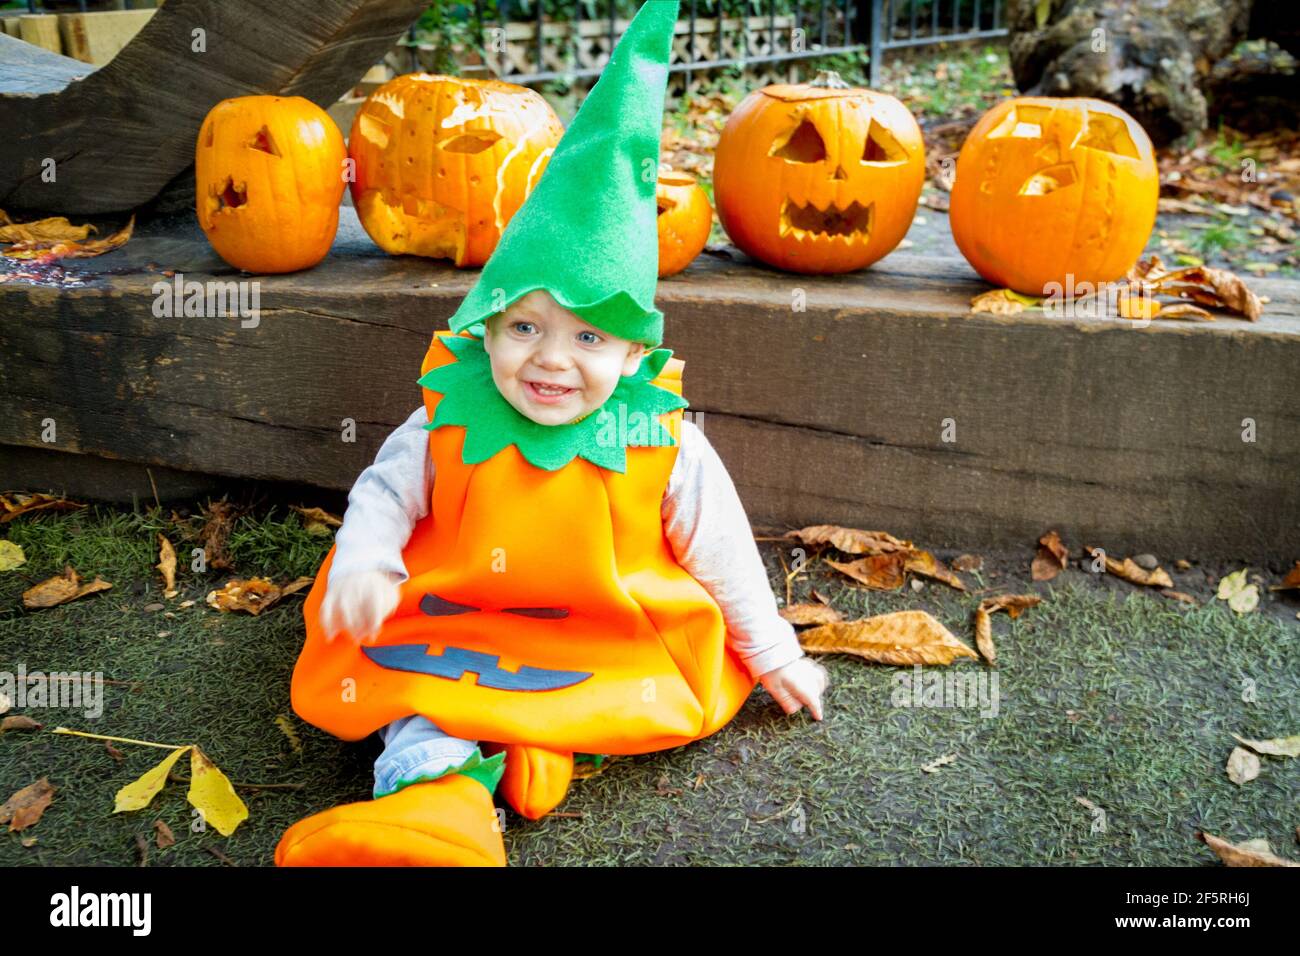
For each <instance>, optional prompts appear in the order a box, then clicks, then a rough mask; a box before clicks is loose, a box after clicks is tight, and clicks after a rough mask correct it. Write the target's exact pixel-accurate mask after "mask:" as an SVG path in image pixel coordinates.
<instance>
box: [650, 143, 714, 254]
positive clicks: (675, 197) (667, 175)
mask: <svg viewBox="0 0 1300 956" xmlns="http://www.w3.org/2000/svg"><path fill="white" fill-rule="evenodd" d="M655 202H656V203H657V204H658V207H659V277H660V278H663V277H664V276H671V275H676V274H677V273H679V272H681V271H682V270H683V269H685V268H686V267H687V266H689V265H690V264H691V263H692V262H694V261H695V257H696V256H698V255H699V254H700V252H701V251H702V250H703V249H704V246H705V244H706V243H707V242H708V241H709V230H710V229H712V228H713V207H712V206H711V205H709V196H708V194H707V193H706V192H705V191H704V187H702V186H701V185H700V184H699V183H697V182H696V181H695V177H694V176H692V175H690V174H689V173H681V172H678V171H677V170H675V169H669V168H667V167H661V168H660V170H659V181H658V183H657V185H656V186H655Z"/></svg>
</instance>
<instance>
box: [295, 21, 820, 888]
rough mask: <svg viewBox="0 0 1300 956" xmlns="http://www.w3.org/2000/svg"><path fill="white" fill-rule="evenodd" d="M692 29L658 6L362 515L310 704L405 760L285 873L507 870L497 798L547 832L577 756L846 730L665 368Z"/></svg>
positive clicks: (528, 217) (458, 327)
mask: <svg viewBox="0 0 1300 956" xmlns="http://www.w3.org/2000/svg"><path fill="white" fill-rule="evenodd" d="M678 10H679V4H678V3H677V2H667V0H661V2H655V3H646V4H644V5H643V6H642V7H641V8H640V10H639V11H638V13H637V15H636V17H635V18H634V19H633V21H632V23H631V24H630V25H629V27H628V29H627V32H626V33H625V35H624V37H623V39H622V40H621V41H620V42H619V44H618V47H617V48H616V50H615V52H614V56H613V57H612V58H611V60H610V63H609V64H608V65H607V66H606V68H605V71H604V72H603V73H602V75H601V78H600V81H599V82H598V83H597V84H596V86H595V88H593V90H592V91H591V93H590V94H589V95H588V97H587V99H586V100H585V101H584V103H583V106H582V108H581V109H580V110H579V112H578V115H577V116H576V117H575V118H574V120H573V123H572V124H571V125H570V127H569V129H568V130H567V131H566V133H565V135H564V137H563V138H562V140H561V142H560V144H559V146H557V147H556V151H555V153H554V155H553V156H552V157H551V159H550V162H549V164H548V166H547V168H546V171H545V174H544V175H543V176H542V178H541V180H540V181H539V182H538V184H537V186H536V188H535V189H534V191H533V193H532V194H531V195H530V196H529V198H528V200H527V202H526V203H525V204H524V205H523V207H521V208H520V210H519V211H518V212H517V213H516V214H515V216H514V217H513V218H512V219H511V220H510V223H509V226H508V228H507V229H506V230H505V232H504V233H503V235H502V237H501V241H500V243H499V245H498V247H497V249H496V251H495V252H494V253H493V255H492V257H491V258H490V259H489V260H488V262H487V264H486V265H485V266H484V268H483V271H482V273H481V275H480V277H479V280H478V282H477V284H476V285H475V286H474V287H473V288H472V289H471V290H470V292H469V294H468V295H466V297H465V298H464V300H463V301H462V302H461V305H460V307H459V308H458V310H457V312H456V314H455V315H453V316H452V317H451V320H450V325H451V332H450V333H445V332H439V333H437V335H435V337H434V341H433V343H432V344H431V345H430V347H429V350H428V352H427V354H426V356H425V360H424V365H423V372H424V374H423V376H422V377H421V379H420V384H421V385H422V386H424V393H423V394H424V407H423V408H420V409H419V410H417V411H416V412H414V413H413V414H412V415H411V416H410V418H409V419H408V420H407V421H406V423H405V424H404V425H402V426H401V427H399V428H398V429H397V430H396V431H395V432H394V433H393V434H392V435H390V436H389V438H388V439H387V440H386V441H385V442H384V444H383V446H382V448H381V449H380V451H379V454H378V456H377V457H376V459H375V462H374V464H372V465H371V466H370V467H369V468H367V469H366V470H365V471H364V472H363V473H362V475H361V477H360V478H359V479H358V480H357V482H356V484H355V486H354V487H353V489H352V492H351V494H350V495H349V499H348V500H349V503H348V508H347V512H346V514H345V516H344V520H343V525H342V527H341V528H340V529H339V531H338V534H337V536H336V540H335V547H334V549H333V550H332V552H331V553H330V556H329V557H328V558H327V560H326V563H325V565H324V566H323V567H322V568H321V571H320V573H319V574H318V575H317V579H316V584H315V586H314V587H313V588H312V591H311V593H310V594H309V595H308V598H307V601H306V603H305V605H304V617H305V620H306V625H307V627H306V632H307V634H306V642H305V644H304V646H303V650H302V653H301V654H300V656H299V658H298V662H297V665H296V666H295V668H294V674H293V681H292V684H291V694H292V698H293V707H294V710H295V712H296V713H297V714H298V715H299V716H300V717H302V718H303V719H304V720H306V721H307V722H308V723H311V724H313V725H315V726H317V727H320V728H322V729H323V730H325V731H327V732H329V733H331V734H333V735H334V736H336V737H340V738H342V739H346V740H359V739H361V738H363V737H366V736H368V735H369V734H370V733H372V732H375V731H378V732H379V733H380V735H381V737H382V739H383V741H384V750H383V752H382V753H381V754H380V756H379V758H378V760H377V761H376V763H375V784H374V789H373V799H372V800H369V801H361V802H358V803H350V804H344V805H341V806H337V807H333V808H330V809H328V810H325V811H322V812H320V813H317V814H315V815H313V816H311V817H308V818H307V819H304V820H300V821H299V822H298V823H296V824H294V825H293V826H292V827H291V828H290V829H289V830H288V831H287V832H286V833H285V835H284V837H283V838H282V839H281V841H280V844H279V846H278V847H277V848H276V863H277V864H278V865H289V866H303V865H339V864H347V865H359V864H376V865H394V864H399V865H400V864H407V865H504V863H505V850H504V844H503V841H502V838H501V828H500V826H499V823H498V817H497V816H496V813H497V811H496V809H495V806H494V801H493V797H494V795H495V794H496V792H497V787H498V785H500V788H501V791H502V795H503V796H504V798H505V800H506V802H507V803H509V804H510V805H511V806H512V807H513V808H514V809H515V810H516V811H518V812H519V813H521V814H522V815H524V816H525V817H529V818H532V819H537V818H538V817H540V816H543V815H544V814H545V813H547V812H549V811H550V810H551V809H553V808H554V807H555V806H556V805H558V804H559V802H560V801H561V800H562V799H563V797H564V794H565V792H566V789H567V787H568V784H569V781H570V779H571V777H572V773H573V764H574V760H575V759H576V758H580V757H581V756H583V755H585V754H591V755H600V754H639V753H648V752H652V751H656V750H663V749H667V748H670V747H676V746H682V745H684V744H686V743H689V742H691V741H693V740H698V739H701V738H702V737H705V736H708V735H710V734H712V733H715V732H716V731H717V730H719V729H720V728H721V727H723V726H724V725H725V724H726V723H727V722H728V721H730V720H731V719H732V717H734V716H735V714H736V712H737V711H738V710H739V709H740V707H741V706H742V705H743V704H744V702H745V700H746V699H747V698H748V697H749V695H750V694H751V692H752V691H753V689H754V686H755V684H756V683H762V684H763V686H764V687H765V688H766V689H767V690H768V692H769V693H770V694H771V695H772V696H773V697H774V698H775V699H776V701H777V702H778V703H779V704H780V705H781V707H782V708H783V709H784V710H785V712H786V713H789V714H793V713H795V712H797V711H798V710H800V709H801V708H802V707H805V706H806V707H808V709H809V710H810V711H811V713H812V716H813V717H814V719H816V720H821V719H822V703H821V697H822V693H823V691H824V690H825V688H826V672H825V669H824V668H823V667H821V665H819V664H816V663H814V662H813V661H812V660H811V659H809V658H807V657H805V656H804V654H803V651H802V649H801V648H800V647H799V643H798V640H797V639H796V637H795V634H794V629H793V628H792V627H791V625H790V624H789V623H788V622H786V621H785V620H784V619H783V618H782V617H781V616H780V615H779V613H778V612H777V607H776V600H775V598H774V597H773V595H772V591H771V588H770V586H769V584H768V580H767V574H766V571H765V570H764V568H763V564H762V561H761V559H760V557H759V554H758V549H757V547H756V546H755V544H754V539H753V535H752V531H751V529H750V527H749V522H748V520H747V518H746V516H745V511H744V508H743V506H742V505H741V502H740V499H739V497H738V496H737V494H736V489H735V486H734V485H733V484H732V481H731V478H730V476H729V475H728V474H727V472H726V469H725V468H724V467H723V465H722V462H721V460H720V459H719V458H718V455H717V453H716V452H715V451H714V450H713V448H712V447H711V446H710V444H709V442H708V441H707V440H706V439H705V437H704V434H703V432H702V431H701V430H700V428H698V427H697V426H696V425H695V424H693V423H692V422H689V421H686V420H684V419H683V417H682V415H681V409H682V408H683V407H685V406H686V404H687V403H686V401H685V400H684V399H683V398H682V397H681V392H682V387H681V379H682V368H683V365H682V363H681V362H680V361H675V360H672V361H670V357H671V353H670V352H669V351H668V350H667V349H662V348H658V345H659V343H660V342H661V341H662V337H663V314H662V313H661V312H660V311H659V310H658V309H656V308H655V306H654V301H653V300H654V293H655V288H656V284H657V252H658V249H657V245H656V236H657V233H656V201H655V172H656V169H657V159H658V153H659V134H660V129H661V126H662V111H663V95H664V86H665V83H666V77H667V67H666V64H667V60H668V57H669V53H670V49H671V43H672V36H673V31H674V26H675V22H676V16H677V13H678ZM559 249H571V250H575V254H574V255H572V256H570V257H569V258H568V259H566V260H565V261H563V262H557V257H556V250H559ZM613 425H617V427H611V426H613ZM502 748H503V749H502ZM485 753H486V754H490V756H486V755H485Z"/></svg>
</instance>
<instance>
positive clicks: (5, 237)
mask: <svg viewBox="0 0 1300 956" xmlns="http://www.w3.org/2000/svg"><path fill="white" fill-rule="evenodd" d="M96 231H98V230H96V229H95V227H94V226H92V225H91V224H90V223H86V224H85V225H84V226H74V225H73V224H72V223H70V222H68V217H67V216H50V217H49V218H48V219H36V220H33V221H32V222H15V223H8V224H6V225H0V242H23V243H42V242H43V243H51V244H53V243H55V242H60V241H62V240H65V239H72V240H78V239H85V238H86V237H87V236H88V235H90V234H91V233H92V232H96Z"/></svg>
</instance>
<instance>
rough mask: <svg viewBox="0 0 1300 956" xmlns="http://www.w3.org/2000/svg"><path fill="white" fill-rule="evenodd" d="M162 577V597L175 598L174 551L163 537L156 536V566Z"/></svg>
mask: <svg viewBox="0 0 1300 956" xmlns="http://www.w3.org/2000/svg"><path fill="white" fill-rule="evenodd" d="M155 567H157V568H158V570H159V571H161V572H162V576H163V597H168V598H171V597H175V596H176V549H175V548H173V547H172V543H171V542H170V541H168V540H167V539H166V538H165V537H164V536H163V535H161V534H160V535H158V564H157V565H155Z"/></svg>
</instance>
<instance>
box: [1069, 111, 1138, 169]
mask: <svg viewBox="0 0 1300 956" xmlns="http://www.w3.org/2000/svg"><path fill="white" fill-rule="evenodd" d="M1084 125H1085V127H1086V129H1085V130H1084V132H1083V133H1082V134H1081V135H1080V136H1079V138H1078V139H1077V140H1075V142H1074V145H1075V146H1086V147H1088V148H1089V149H1099V150H1101V151H1102V152H1104V153H1116V154H1118V155H1120V156H1127V157H1129V158H1130V159H1137V158H1138V151H1137V146H1136V145H1134V143H1133V137H1132V136H1130V135H1129V132H1128V127H1127V126H1125V125H1124V123H1123V121H1121V120H1120V118H1119V117H1118V116H1107V115H1106V114H1104V113H1088V114H1087V119H1086V121H1085V124H1084Z"/></svg>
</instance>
